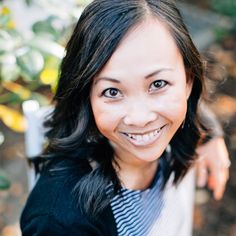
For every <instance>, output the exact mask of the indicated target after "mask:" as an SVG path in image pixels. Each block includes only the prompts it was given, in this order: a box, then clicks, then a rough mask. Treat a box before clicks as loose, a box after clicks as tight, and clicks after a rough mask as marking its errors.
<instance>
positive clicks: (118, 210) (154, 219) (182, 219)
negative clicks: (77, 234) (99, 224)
mask: <svg viewBox="0 0 236 236" xmlns="http://www.w3.org/2000/svg"><path fill="white" fill-rule="evenodd" d="M172 180H173V176H171V178H170V180H169V182H168V183H167V186H166V188H165V190H164V191H163V190H161V183H162V181H163V177H162V173H161V171H158V172H157V174H156V176H155V178H154V181H153V183H152V185H151V186H150V187H149V188H148V189H146V190H129V189H125V188H122V189H121V191H120V192H119V194H118V195H116V196H115V197H113V198H112V200H111V202H110V204H111V208H112V212H113V215H114V218H115V222H116V227H117V233H118V236H176V235H180V234H179V233H180V232H182V229H183V226H184V223H188V222H191V220H190V221H189V220H188V221H187V220H186V217H191V216H189V215H187V214H186V212H184V208H185V206H184V202H183V198H182V197H181V193H180V191H178V188H176V187H174V186H173V185H172V184H171V183H172ZM185 205H186V204H185ZM187 207H189V208H191V206H187ZM190 228H191V227H190ZM189 235H191V233H190V232H188V233H187V234H184V235H181V236H189Z"/></svg>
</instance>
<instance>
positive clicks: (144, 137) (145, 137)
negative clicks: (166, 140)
mask: <svg viewBox="0 0 236 236" xmlns="http://www.w3.org/2000/svg"><path fill="white" fill-rule="evenodd" d="M165 126H166V125H163V126H162V127H160V128H158V129H156V130H153V131H149V132H143V133H125V132H122V134H123V135H124V136H125V138H126V139H127V140H128V141H129V142H130V143H131V144H133V145H135V146H137V147H143V146H150V145H152V144H153V143H154V142H156V140H157V139H159V137H160V136H161V134H162V132H163V129H164V127H165Z"/></svg>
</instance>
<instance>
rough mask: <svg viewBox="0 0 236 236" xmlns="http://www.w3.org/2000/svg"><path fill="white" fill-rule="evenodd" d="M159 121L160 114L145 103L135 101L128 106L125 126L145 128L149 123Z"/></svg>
mask: <svg viewBox="0 0 236 236" xmlns="http://www.w3.org/2000/svg"><path fill="white" fill-rule="evenodd" d="M157 119H158V113H157V112H155V110H154V109H152V107H151V105H150V104H149V103H147V102H144V101H133V102H132V103H131V105H130V106H128V109H127V112H126V116H125V117H124V124H125V125H129V126H136V127H145V126H146V125H148V124H149V123H152V122H153V121H155V120H157Z"/></svg>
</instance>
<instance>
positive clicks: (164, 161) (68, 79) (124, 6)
mask: <svg viewBox="0 0 236 236" xmlns="http://www.w3.org/2000/svg"><path fill="white" fill-rule="evenodd" d="M66 51H67V53H66V56H65V58H64V59H63V62H62V66H61V75H60V80H59V84H58V89H57V93H56V95H55V102H56V104H55V110H54V112H53V114H52V116H51V118H50V119H49V120H48V122H47V126H48V127H49V131H48V133H47V136H48V140H49V143H48V146H47V149H46V150H45V152H44V155H42V157H41V161H42V163H43V164H40V165H39V166H38V167H39V169H40V171H41V172H40V179H39V180H38V182H37V184H36V186H35V188H34V189H33V191H32V193H31V194H30V197H29V199H28V201H27V204H26V207H25V209H24V211H23V213H22V217H21V229H22V233H23V235H25V236H26V235H89V236H91V235H101V236H105V235H140V236H143V235H164V234H165V235H178V232H180V230H181V228H182V227H183V225H184V223H185V215H184V213H183V212H182V210H181V209H182V208H181V206H182V204H183V202H182V200H181V198H180V197H179V196H178V188H176V186H177V185H178V183H179V182H180V181H181V180H182V178H183V177H184V176H185V174H186V173H187V172H188V170H189V169H190V167H191V166H193V164H194V163H195V160H196V155H195V150H196V147H197V144H198V143H199V142H200V141H201V140H200V137H201V136H202V135H201V132H202V131H201V128H200V127H201V125H200V123H199V121H198V117H197V114H196V113H197V107H198V101H199V98H200V96H201V93H202V88H203V80H204V75H203V65H202V61H201V58H200V55H199V53H198V51H197V50H196V48H195V46H194V44H193V43H192V40H191V38H190V36H189V33H188V31H187V29H186V27H185V25H184V23H183V22H182V18H181V16H180V14H179V11H178V9H177V8H176V6H175V4H174V3H173V2H172V1H161V0H146V1H144V0H131V1H124V0H112V1H111V0H98V1H94V2H92V3H91V4H90V5H89V6H88V7H87V8H86V9H85V10H84V12H83V14H82V15H81V17H80V19H79V21H78V23H77V26H76V27H75V30H74V32H73V35H72V37H71V39H70V40H69V43H68V45H67V48H66Z"/></svg>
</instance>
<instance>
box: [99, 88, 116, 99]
mask: <svg viewBox="0 0 236 236" xmlns="http://www.w3.org/2000/svg"><path fill="white" fill-rule="evenodd" d="M111 91H113V92H114V91H115V92H116V93H117V94H118V93H120V96H121V92H120V91H119V89H117V88H108V89H105V90H104V91H103V92H102V96H104V97H107V98H117V96H112V95H111V94H110V95H107V93H109V92H111ZM120 96H118V97H120Z"/></svg>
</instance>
